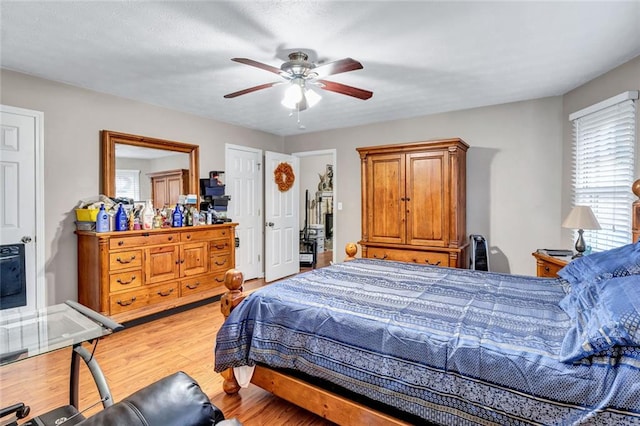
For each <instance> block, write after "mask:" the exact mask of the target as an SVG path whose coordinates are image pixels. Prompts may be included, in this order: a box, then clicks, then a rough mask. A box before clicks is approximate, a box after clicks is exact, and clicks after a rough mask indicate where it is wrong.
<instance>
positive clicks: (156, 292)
mask: <svg viewBox="0 0 640 426" xmlns="http://www.w3.org/2000/svg"><path fill="white" fill-rule="evenodd" d="M179 289H180V285H179V283H177V282H172V283H167V284H162V285H157V286H154V287H152V288H150V289H149V299H148V300H149V304H154V303H158V302H161V301H165V300H170V299H177V298H178V297H179V296H180V290H179Z"/></svg>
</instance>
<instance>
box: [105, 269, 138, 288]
mask: <svg viewBox="0 0 640 426" xmlns="http://www.w3.org/2000/svg"><path fill="white" fill-rule="evenodd" d="M141 285H142V270H140V269H138V270H135V271H131V272H120V273H118V274H111V275H109V292H111V293H113V292H117V291H123V290H130V289H132V288H136V287H140V286H141Z"/></svg>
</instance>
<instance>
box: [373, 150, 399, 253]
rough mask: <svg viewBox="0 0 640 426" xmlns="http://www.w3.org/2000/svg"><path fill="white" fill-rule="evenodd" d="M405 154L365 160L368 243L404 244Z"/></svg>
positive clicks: (381, 155)
mask: <svg viewBox="0 0 640 426" xmlns="http://www.w3.org/2000/svg"><path fill="white" fill-rule="evenodd" d="M404 157H405V156H404V154H380V155H371V156H369V157H368V158H367V162H368V165H367V174H368V176H367V177H366V179H367V181H366V183H367V188H366V191H367V197H366V199H367V203H368V206H367V214H368V216H369V217H368V218H367V223H368V240H369V241H370V242H378V243H395V244H403V243H404V242H405V234H406V218H405V215H406V211H405V208H406V203H405V184H404V181H405V161H404Z"/></svg>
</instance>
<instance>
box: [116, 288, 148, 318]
mask: <svg viewBox="0 0 640 426" xmlns="http://www.w3.org/2000/svg"><path fill="white" fill-rule="evenodd" d="M148 304H149V291H148V290H147V289H146V288H139V289H138V290H132V291H127V292H124V293H119V294H112V295H111V296H109V308H110V312H111V313H110V315H113V314H117V313H120V312H126V311H131V310H133V309H138V308H142V307H145V306H147V305H148Z"/></svg>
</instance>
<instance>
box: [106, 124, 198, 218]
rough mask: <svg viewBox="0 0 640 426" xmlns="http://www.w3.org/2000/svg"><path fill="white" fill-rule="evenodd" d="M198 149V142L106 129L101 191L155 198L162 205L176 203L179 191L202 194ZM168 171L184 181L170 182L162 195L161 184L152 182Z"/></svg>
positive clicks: (137, 197) (135, 197) (140, 199)
mask: <svg viewBox="0 0 640 426" xmlns="http://www.w3.org/2000/svg"><path fill="white" fill-rule="evenodd" d="M198 152H199V147H198V145H191V144H186V143H182V142H173V141H168V140H164V139H156V138H148V137H145V136H136V135H130V134H126V133H118V132H112V131H109V130H103V131H102V163H101V164H102V176H101V177H102V190H101V193H102V194H104V195H106V196H108V197H115V196H118V197H127V198H133V199H134V200H135V201H146V200H149V199H151V200H152V201H153V202H154V207H158V208H161V207H163V205H164V204H175V202H176V201H177V197H178V195H179V194H196V196H198V194H199V167H198V159H199V158H198ZM165 172H166V173H167V175H169V174H172V175H176V174H178V175H179V176H180V181H179V184H176V180H175V179H172V180H171V182H167V184H166V194H160V191H161V190H162V188H161V186H160V184H158V185H156V184H153V185H152V179H151V177H152V176H153V177H154V182H158V181H159V179H158V175H161V174H163V173H165ZM154 193H158V194H159V195H157V196H156V195H154ZM154 198H158V202H159V203H160V204H162V205H157V204H158V202H156V201H155V200H154Z"/></svg>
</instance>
